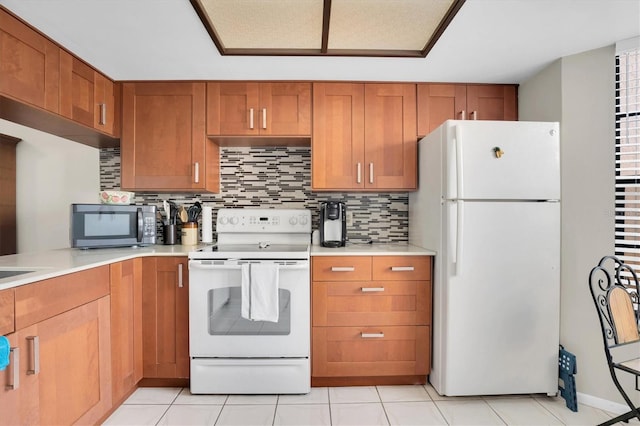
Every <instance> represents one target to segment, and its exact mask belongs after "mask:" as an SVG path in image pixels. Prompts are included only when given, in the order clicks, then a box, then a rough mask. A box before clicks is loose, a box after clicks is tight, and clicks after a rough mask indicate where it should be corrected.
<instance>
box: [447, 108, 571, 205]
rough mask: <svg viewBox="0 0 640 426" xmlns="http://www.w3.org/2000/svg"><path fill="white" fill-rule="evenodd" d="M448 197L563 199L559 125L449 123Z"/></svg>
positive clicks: (522, 122) (506, 122)
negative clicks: (561, 196) (561, 193)
mask: <svg viewBox="0 0 640 426" xmlns="http://www.w3.org/2000/svg"><path fill="white" fill-rule="evenodd" d="M443 126H446V134H447V136H446V139H444V143H446V145H447V148H446V158H447V160H446V164H447V166H446V168H447V183H446V188H445V194H446V196H445V198H447V199H458V198H460V199H467V200H558V199H560V147H559V136H558V133H559V127H558V123H541V122H526V121H447V122H445V124H443Z"/></svg>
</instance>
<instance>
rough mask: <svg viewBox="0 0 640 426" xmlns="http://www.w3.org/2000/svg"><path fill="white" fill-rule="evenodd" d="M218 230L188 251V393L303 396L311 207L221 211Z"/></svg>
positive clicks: (307, 377)
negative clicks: (209, 241)
mask: <svg viewBox="0 0 640 426" xmlns="http://www.w3.org/2000/svg"><path fill="white" fill-rule="evenodd" d="M216 231H217V234H218V241H217V245H216V246H209V247H205V248H202V249H200V250H197V251H193V252H190V253H189V352H190V357H191V392H192V393H194V394H202V393H222V394H285V393H293V394H297V393H308V392H309V391H310V389H311V368H310V362H309V354H310V340H311V339H310V321H311V320H310V303H311V300H310V292H311V290H310V277H309V257H310V254H309V253H310V250H309V242H310V236H311V213H310V211H308V210H304V209H253V208H240V209H221V210H219V211H218V218H217V226H216ZM265 271H266V274H265ZM260 274H265V275H264V276H263V275H260ZM274 280H275V281H274ZM265 292H266V295H267V296H264V294H265ZM274 292H275V293H274ZM271 296H273V297H271ZM261 297H267V299H266V300H267V301H268V303H266V308H265V306H264V304H265V302H264V301H263V300H259V299H260V298H261ZM269 297H271V298H269ZM255 298H257V299H255ZM243 303H244V305H243ZM254 306H255V307H258V308H256V309H258V310H260V309H259V308H260V307H262V308H265V309H266V310H267V311H269V312H270V314H273V313H274V312H275V316H276V318H273V317H271V319H269V320H260V319H258V320H255V319H251V318H252V315H253V314H254V312H253V311H254ZM259 314H264V312H259V313H258V318H260V316H259Z"/></svg>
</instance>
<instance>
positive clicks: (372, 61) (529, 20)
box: [0, 0, 640, 83]
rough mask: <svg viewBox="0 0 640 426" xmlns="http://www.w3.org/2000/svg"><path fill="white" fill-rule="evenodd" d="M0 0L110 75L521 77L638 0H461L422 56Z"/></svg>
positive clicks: (90, 7)
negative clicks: (255, 39)
mask: <svg viewBox="0 0 640 426" xmlns="http://www.w3.org/2000/svg"><path fill="white" fill-rule="evenodd" d="M238 1H242V0H238ZM334 1H337V0H334ZM362 1H367V0H362ZM389 1H393V0H389ZM0 4H1V5H4V6H5V7H7V8H8V9H9V10H11V11H13V12H14V13H15V14H16V15H18V16H20V17H21V18H23V19H24V20H25V21H27V22H29V23H30V24H32V25H34V26H35V27H37V28H39V29H40V30H41V31H43V32H44V33H45V34H47V35H48V36H49V37H51V38H52V39H53V40H55V41H56V42H58V43H59V44H61V45H62V46H64V47H65V48H66V49H68V50H69V51H71V52H73V53H74V54H76V55H77V56H79V57H80V58H83V59H84V60H85V61H87V62H88V63H90V64H91V65H93V66H94V67H96V68H98V69H99V70H101V71H102V72H104V73H105V74H107V75H108V76H109V77H111V78H113V79H115V80H190V79H196V80H213V79H219V80H239V79H250V80H358V81H417V82H419V81H432V82H436V81H437V82H478V83H521V82H523V81H525V80H526V79H527V78H529V77H530V76H531V75H533V74H535V73H536V72H537V71H539V70H540V69H542V68H544V67H545V66H547V65H548V64H549V63H551V62H553V61H555V60H556V59H558V58H560V57H563V56H568V55H572V54H575V53H580V52H584V51H587V50H591V49H595V48H599V47H603V46H608V45H611V44H613V43H615V42H616V41H618V40H623V39H627V38H630V37H636V36H639V35H640V0H467V1H466V2H465V4H464V5H463V6H462V8H461V9H460V10H459V11H458V13H457V15H456V16H455V18H454V19H453V21H452V22H451V23H450V24H449V26H448V28H447V30H446V31H445V32H444V34H443V35H442V36H441V37H440V39H439V40H438V42H437V43H436V45H435V46H434V47H433V49H432V50H431V51H430V52H429V54H428V56H427V57H426V58H364V57H355V58H354V57H299V56H295V57H292V56H278V57H271V56H221V55H220V53H219V52H218V50H217V49H216V47H215V45H214V43H213V42H212V41H211V38H210V37H209V34H208V33H207V31H206V29H205V28H204V26H203V25H202V23H201V21H200V18H199V17H198V15H197V14H196V12H195V10H194V8H193V7H192V5H191V4H190V2H189V0H0Z"/></svg>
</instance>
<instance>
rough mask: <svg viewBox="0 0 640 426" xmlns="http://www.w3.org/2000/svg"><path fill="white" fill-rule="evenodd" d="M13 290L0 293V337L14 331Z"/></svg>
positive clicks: (9, 289)
mask: <svg viewBox="0 0 640 426" xmlns="http://www.w3.org/2000/svg"><path fill="white" fill-rule="evenodd" d="M14 294H15V290H14V289H12V288H8V289H6V290H2V291H0V336H4V335H5V334H9V333H13V332H14V331H15V297H14Z"/></svg>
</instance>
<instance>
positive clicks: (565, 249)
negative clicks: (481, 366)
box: [519, 46, 638, 409]
mask: <svg viewBox="0 0 640 426" xmlns="http://www.w3.org/2000/svg"><path fill="white" fill-rule="evenodd" d="M614 90H615V47H614V46H609V47H604V48H601V49H596V50H592V51H588V52H584V53H581V54H578V55H573V56H567V57H564V58H561V59H560V60H558V61H556V62H554V63H552V64H551V65H549V66H548V67H547V68H545V69H544V70H542V71H541V72H540V73H538V74H537V75H535V76H534V77H532V78H531V79H529V80H527V81H526V82H524V83H522V84H521V86H520V88H519V115H520V120H553V121H559V122H560V140H561V179H562V280H561V308H560V312H561V317H560V342H561V344H562V345H564V346H565V348H566V349H567V350H568V351H570V352H572V353H574V354H575V355H576V356H577V360H578V374H577V376H576V384H577V390H578V392H579V395H580V397H581V398H580V399H581V400H582V401H583V402H586V403H590V402H591V403H593V402H595V403H596V404H595V405H598V404H599V405H600V406H601V407H602V408H607V407H606V406H607V405H608V402H609V401H613V402H614V403H613V404H612V405H610V406H608V408H610V409H615V408H616V405H617V404H619V403H623V400H622V398H621V397H620V396H619V393H618V391H617V390H616V389H615V387H614V385H613V382H612V380H611V376H610V375H609V371H608V369H607V363H606V359H605V357H604V350H603V344H602V335H601V332H600V325H599V323H598V319H597V315H596V311H595V307H594V304H593V301H592V299H591V294H590V292H589V287H588V277H589V272H590V271H591V269H592V268H593V267H594V266H595V265H596V264H597V263H598V261H599V260H600V258H601V257H602V256H605V255H610V254H613V253H614V214H613V208H614V179H615V171H614V166H615V164H614V157H615V149H614V142H615V109H614V108H615V104H614ZM626 384H627V386H630V387H628V389H630V393H631V394H632V395H633V396H634V397H637V396H638V395H637V392H635V391H632V390H631V389H632V388H633V387H632V384H631V382H630V381H628V382H626ZM617 408H620V406H619V405H618V406H617Z"/></svg>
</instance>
